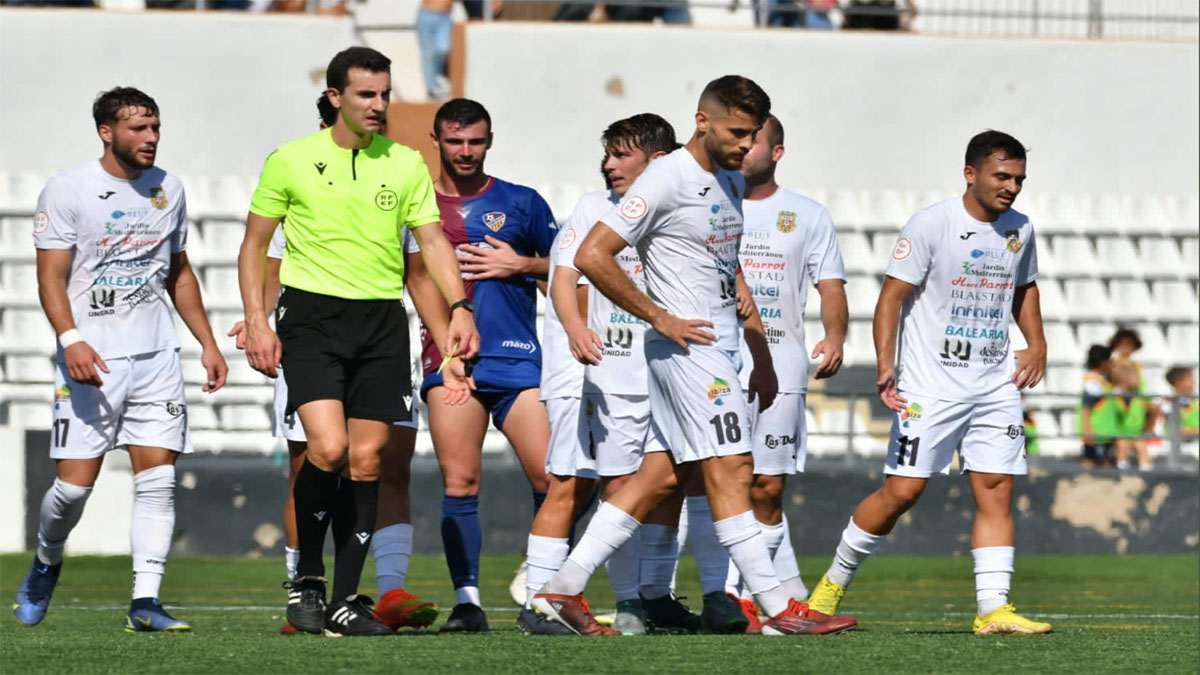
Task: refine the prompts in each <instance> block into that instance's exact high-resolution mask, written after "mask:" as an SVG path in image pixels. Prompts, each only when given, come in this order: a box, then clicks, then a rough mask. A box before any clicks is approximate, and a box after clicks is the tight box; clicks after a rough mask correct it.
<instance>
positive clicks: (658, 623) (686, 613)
mask: <svg viewBox="0 0 1200 675" xmlns="http://www.w3.org/2000/svg"><path fill="white" fill-rule="evenodd" d="M682 599H683V598H677V597H675V596H674V595H672V594H669V593H668V594H667V595H664V596H663V597H661V598H655V599H653V600H649V599H647V598H645V597H643V598H642V609H643V610H644V611H645V612H646V630H647V631H649V632H651V633H698V632H700V628H701V627H702V626H703V625H704V621H703V619H701V618H700V615H699V614H696V613H695V612H693V611H691V610H690V609H688V608H687V606H686V605H684V604H683V603H682V602H680V600H682Z"/></svg>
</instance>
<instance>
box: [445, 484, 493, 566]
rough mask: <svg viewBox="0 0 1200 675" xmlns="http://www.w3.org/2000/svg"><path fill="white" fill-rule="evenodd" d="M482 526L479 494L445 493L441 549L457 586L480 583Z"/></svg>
mask: <svg viewBox="0 0 1200 675" xmlns="http://www.w3.org/2000/svg"><path fill="white" fill-rule="evenodd" d="M482 548H483V527H482V526H481V524H480V522H479V495H470V496H468V497H451V496H449V495H444V496H443V497H442V550H444V551H445V552H446V567H449V568H450V579H452V580H453V581H454V587H455V588H462V587H463V586H479V553H480V549H482Z"/></svg>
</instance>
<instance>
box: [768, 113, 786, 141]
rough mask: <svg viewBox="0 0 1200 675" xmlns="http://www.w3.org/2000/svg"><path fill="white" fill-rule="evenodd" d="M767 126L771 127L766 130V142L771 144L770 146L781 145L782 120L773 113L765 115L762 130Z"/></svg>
mask: <svg viewBox="0 0 1200 675" xmlns="http://www.w3.org/2000/svg"><path fill="white" fill-rule="evenodd" d="M767 127H770V129H771V130H770V131H768V132H767V134H768V135H767V142H768V143H770V144H771V147H775V146H776V145H783V122H780V121H779V118H778V117H776V116H774V115H767V119H766V120H765V121H764V122H763V130H766V129H767Z"/></svg>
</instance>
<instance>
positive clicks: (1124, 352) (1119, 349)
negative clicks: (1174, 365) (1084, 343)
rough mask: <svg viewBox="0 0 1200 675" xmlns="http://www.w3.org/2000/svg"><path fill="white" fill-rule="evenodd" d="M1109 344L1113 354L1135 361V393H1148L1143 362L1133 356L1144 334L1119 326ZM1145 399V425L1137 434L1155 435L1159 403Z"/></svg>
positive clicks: (1140, 347)
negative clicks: (1143, 372)
mask: <svg viewBox="0 0 1200 675" xmlns="http://www.w3.org/2000/svg"><path fill="white" fill-rule="evenodd" d="M1108 346H1109V347H1111V348H1112V350H1113V356H1116V357H1119V358H1122V359H1128V360H1130V361H1131V362H1133V366H1134V368H1135V369H1136V370H1137V389H1136V391H1135V392H1134V393H1136V394H1141V395H1143V396H1144V395H1145V393H1146V378H1145V376H1144V375H1143V374H1142V364H1141V363H1140V362H1139V361H1138V360H1137V359H1134V358H1133V355H1134V353H1135V352H1138V351H1140V350H1141V349H1142V336H1140V335H1138V332H1137V331H1136V330H1133V329H1131V328H1118V329H1117V331H1116V332H1115V333H1113V336H1112V337H1111V338H1109V339H1108ZM1143 400H1144V401H1145V407H1146V409H1145V416H1144V417H1143V418H1142V420H1143V423H1144V426H1143V427H1142V429H1141V430H1140V431H1138V433H1137V434H1136V435H1138V436H1141V435H1147V436H1149V435H1153V433H1154V430H1155V428H1157V427H1158V418H1159V408H1158V405H1157V404H1155V403H1153V402H1152V401H1150V400H1149V399H1143ZM1131 424H1132V422H1131Z"/></svg>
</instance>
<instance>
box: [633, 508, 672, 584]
mask: <svg viewBox="0 0 1200 675" xmlns="http://www.w3.org/2000/svg"><path fill="white" fill-rule="evenodd" d="M678 534H679V530H678V528H675V527H669V526H667V525H654V524H646V525H643V526H642V529H641V531H640V532H639V533H638V536H639V537H640V538H641V540H642V545H641V549H640V555H639V556H638V557H639V558H640V561H639V564H638V570H639V577H640V578H639V589H638V592H639V593H641V595H642V597H643V598H646V599H647V600H657V599H658V598H663V597H666V596H668V595H670V594H671V593H673V592H674V589H673V585H674V583H675V565H676V564H677V563H678V561H679V537H678V536H677V535H678Z"/></svg>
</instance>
